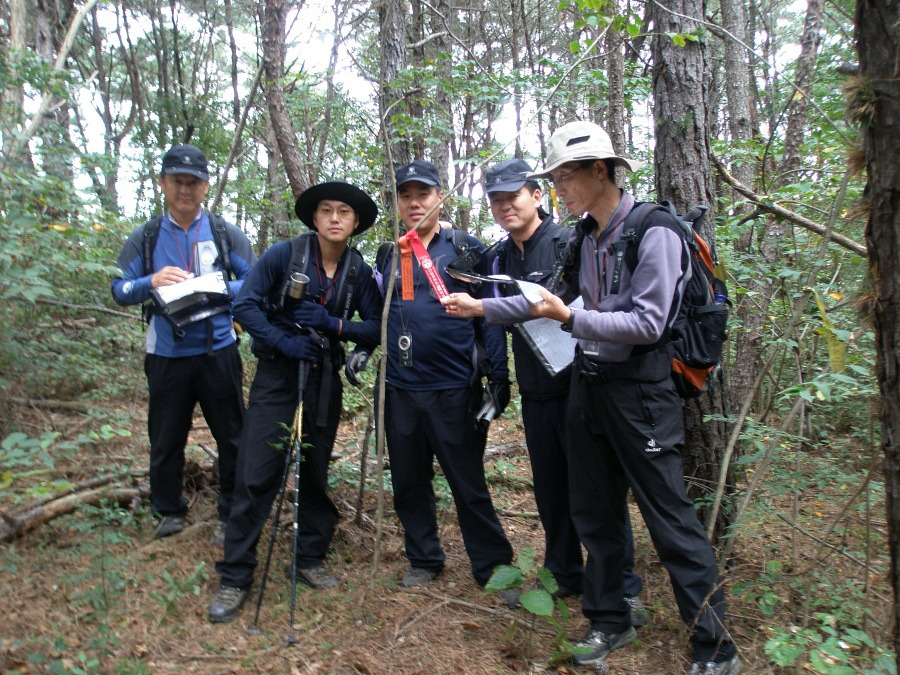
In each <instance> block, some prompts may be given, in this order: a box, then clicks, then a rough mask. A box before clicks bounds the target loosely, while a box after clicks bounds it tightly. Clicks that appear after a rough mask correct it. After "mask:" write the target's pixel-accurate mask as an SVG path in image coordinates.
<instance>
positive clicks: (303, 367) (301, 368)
mask: <svg viewBox="0 0 900 675" xmlns="http://www.w3.org/2000/svg"><path fill="white" fill-rule="evenodd" d="M298 328H299V326H298ZM306 330H307V331H309V332H310V333H311V334H312V335H313V337H315V338H316V339H318V340H319V341H320V342H321V336H319V335H318V333H316V332H315V331H314V330H312V329H311V328H308V329H306ZM308 377H309V362H308V361H304V360H303V359H300V361H299V362H298V366H297V409H296V412H295V413H294V423H293V425H292V426H291V438H290V449H289V450H288V452H287V454H286V455H285V460H284V470H283V471H282V474H281V487H280V488H278V495H277V496H276V497H275V500H276V503H275V515H274V518H273V521H272V533H271V535H270V536H269V545H268V547H267V549H266V561H265V563H264V564H263V572H262V578H261V579H260V582H259V595H258V596H257V598H256V613H255V614H254V615H253V625H252V626H250V628H248V629H247V632H248V633H250V634H251V635H259V626H258V623H259V611H260V608H261V607H262V601H263V593H265V590H266V581H267V580H268V578H269V564H270V563H271V561H272V549H273V548H274V547H275V536H276V535H277V534H278V521H279V520H280V519H281V505H282V503H283V502H284V493H285V491H286V489H287V477H288V469H290V467H291V461H294V462H296V470H295V472H294V478H295V480H296V481H298V482H297V483H296V484H295V486H294V534H293V537H294V544H293V548H294V561H295V562H293V563H291V634H290V636H289V638H288V641H289V643H290V644H294V642H296V640H294V636H293V632H294V603H295V595H296V587H297V569H296V556H297V529H298V522H297V521H298V517H299V508H298V505H297V497H298V491H299V479H300V451H301V443H300V438H301V436H302V426H303V392H304V391H306V380H307V378H308Z"/></svg>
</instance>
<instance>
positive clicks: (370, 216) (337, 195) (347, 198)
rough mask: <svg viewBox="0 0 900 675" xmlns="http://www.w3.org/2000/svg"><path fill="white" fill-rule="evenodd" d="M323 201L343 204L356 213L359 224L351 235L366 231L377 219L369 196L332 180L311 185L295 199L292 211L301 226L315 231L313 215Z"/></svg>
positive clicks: (374, 206)
mask: <svg viewBox="0 0 900 675" xmlns="http://www.w3.org/2000/svg"><path fill="white" fill-rule="evenodd" d="M323 199H332V200H334V201H338V202H344V204H346V205H347V206H349V207H350V208H352V209H353V210H354V211H356V215H358V216H359V223H358V224H357V226H356V229H355V230H353V234H362V233H363V232H365V231H366V230H368V229H369V228H370V227H372V225H374V224H375V219H376V218H377V217H378V207H377V206H376V205H375V202H374V201H372V198H371V197H369V195H367V194H366V193H365V192H363V191H362V190H360V189H359V188H358V187H356V186H355V185H350V183H345V182H343V181H339V180H334V181H329V182H327V183H319V184H318V185H313V186H312V187H311V188H309V189H308V190H305V191H304V192H302V193H301V194H300V196H299V197H297V203H296V204H294V211H295V212H296V213H297V217H298V218H299V219H300V220H302V221H303V224H304V225H306V226H307V227H308V228H309V229H311V230H315V229H316V226H315V222H314V221H313V213H314V212H315V210H316V207H317V206H318V205H319V202H320V201H322V200H323Z"/></svg>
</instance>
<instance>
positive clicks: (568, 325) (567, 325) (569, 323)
mask: <svg viewBox="0 0 900 675" xmlns="http://www.w3.org/2000/svg"><path fill="white" fill-rule="evenodd" d="M577 311H578V310H577V309H575V308H574V307H570V308H569V318H568V319H566V320H565V321H563V322H562V323H561V324H559V327H560V328H561V329H562V330H564V331H566V332H567V333H571V332H572V328H573V327H574V326H575V313H576V312H577Z"/></svg>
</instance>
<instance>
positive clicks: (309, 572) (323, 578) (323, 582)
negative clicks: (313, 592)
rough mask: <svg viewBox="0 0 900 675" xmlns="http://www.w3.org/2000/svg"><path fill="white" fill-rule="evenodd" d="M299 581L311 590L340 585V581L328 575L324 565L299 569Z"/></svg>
mask: <svg viewBox="0 0 900 675" xmlns="http://www.w3.org/2000/svg"><path fill="white" fill-rule="evenodd" d="M289 573H290V570H289ZM297 579H298V580H299V581H302V582H303V583H304V584H306V585H307V586H309V587H310V588H334V587H335V586H337V585H338V580H337V579H335V578H334V577H333V576H331V574H329V573H328V570H326V569H325V566H324V565H318V566H317V567H307V568H302V567H298V568H297Z"/></svg>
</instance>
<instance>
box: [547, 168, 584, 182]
mask: <svg viewBox="0 0 900 675" xmlns="http://www.w3.org/2000/svg"><path fill="white" fill-rule="evenodd" d="M586 168H587V167H586V166H579V167H578V168H577V169H572V170H571V171H569V173H564V174H562V175H561V176H557V177H556V178H554V177H553V176H550V182H551V183H553V184H554V185H564V184H565V183H566V181H568V180H569V179H570V178H571V177H572V174H573V173H577V172H579V171H581V170H582V169H586Z"/></svg>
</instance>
